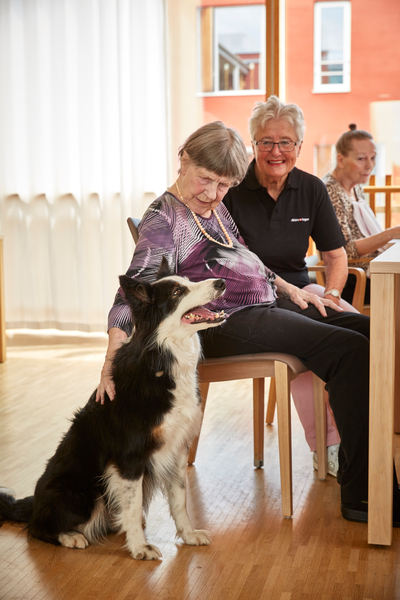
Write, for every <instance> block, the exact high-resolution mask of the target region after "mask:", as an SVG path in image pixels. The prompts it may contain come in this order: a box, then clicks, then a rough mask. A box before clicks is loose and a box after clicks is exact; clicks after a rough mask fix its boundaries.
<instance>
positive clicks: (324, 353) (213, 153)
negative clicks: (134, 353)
mask: <svg viewBox="0 0 400 600" xmlns="http://www.w3.org/2000/svg"><path fill="white" fill-rule="evenodd" d="M179 156H180V171H179V176H178V178H177V180H176V182H175V183H174V184H173V185H172V186H171V187H170V188H169V189H168V190H167V191H166V192H164V194H162V196H160V197H159V198H158V199H157V200H155V201H154V202H153V203H152V204H151V205H150V207H149V208H148V210H147V211H146V213H145V215H144V216H143V219H142V221H141V224H140V228H139V240H138V243H137V245H136V248H135V252H134V255H133V259H132V263H131V265H130V267H129V269H128V274H129V275H130V276H131V277H136V278H139V279H143V280H147V281H154V280H155V277H156V273H157V270H158V267H159V264H160V261H161V257H162V256H165V257H166V259H167V261H168V263H169V266H170V268H171V269H172V271H173V272H175V273H177V274H178V275H181V276H186V277H188V278H189V279H192V280H194V281H201V280H204V279H208V278H209V277H210V276H211V277H217V278H219V277H223V278H224V279H225V282H226V291H225V294H224V295H223V296H221V297H220V298H218V299H216V300H214V301H213V302H211V303H210V304H209V306H210V308H212V309H213V310H216V311H221V310H224V311H225V313H226V314H227V315H228V319H227V321H226V322H225V323H224V325H222V326H221V327H219V328H218V329H214V330H213V335H207V332H203V333H204V335H202V336H201V337H202V344H203V351H204V355H205V356H206V357H221V356H229V355H235V354H245V353H258V352H283V353H288V354H292V355H294V356H297V357H299V358H300V359H301V361H302V362H303V363H304V364H305V365H306V366H307V367H308V368H309V369H311V370H312V371H313V372H315V373H316V374H317V375H318V376H319V377H320V378H321V379H322V380H323V381H325V382H326V387H327V389H328V390H329V393H330V400H331V405H332V409H333V411H334V414H335V419H336V422H337V424H338V428H339V431H340V435H341V439H342V442H341V445H342V447H343V457H344V462H343V465H342V471H341V481H340V484H341V499H342V506H341V512H342V515H343V517H344V518H346V519H350V520H356V521H360V522H365V523H366V522H367V519H368V504H367V503H366V502H367V496H368V396H369V390H368V381H369V376H368V370H369V369H368V357H369V340H368V336H369V319H368V318H367V317H365V316H364V315H360V314H354V313H346V312H343V311H342V310H341V309H340V308H338V307H337V306H336V304H335V303H334V302H332V300H329V299H326V298H320V297H318V296H316V295H315V294H310V293H309V292H307V291H304V290H301V289H299V288H297V287H295V286H294V285H292V284H290V283H288V282H286V281H284V280H283V279H282V278H281V277H279V276H277V275H276V274H275V273H273V272H272V271H271V270H270V269H268V268H267V267H266V266H265V265H264V264H263V263H262V262H261V260H260V259H259V258H258V257H257V256H256V255H255V254H254V253H253V252H251V251H250V250H249V249H248V248H247V247H246V246H245V245H244V244H243V241H242V238H241V237H240V235H239V232H238V229H237V227H236V225H235V223H234V221H233V220H232V217H231V216H230V214H229V212H228V211H227V209H226V208H225V206H224V205H223V203H222V200H223V198H224V196H225V195H226V193H227V191H228V189H229V187H231V186H232V185H236V184H237V183H238V182H239V181H240V180H241V179H242V178H243V177H244V175H245V172H246V168H247V164H248V161H247V155H246V148H245V145H244V143H243V141H242V140H241V138H240V136H239V135H238V134H237V133H236V132H234V131H233V130H231V129H228V128H226V127H225V126H224V125H223V124H222V123H220V122H217V123H210V124H208V125H204V126H203V127H201V128H200V129H198V130H197V131H195V132H194V133H193V134H192V135H191V136H189V138H188V139H187V141H186V142H185V144H184V145H183V147H182V148H181V150H180V153H179ZM277 294H278V295H277ZM132 328H133V324H132V322H131V320H130V311H129V308H128V306H127V305H126V304H125V302H124V298H123V295H122V294H121V291H119V292H118V293H117V296H116V299H115V303H114V306H113V307H112V309H111V311H110V315H109V345H108V349H107V354H106V362H105V365H104V367H103V369H102V375H101V381H100V384H99V387H98V392H97V399H98V400H101V401H103V402H104V400H105V399H110V400H112V399H113V397H114V386H113V381H112V376H111V370H110V364H111V363H112V360H113V356H114V352H115V350H116V349H117V348H118V347H119V346H120V344H122V343H123V342H124V341H125V340H126V339H127V338H128V336H130V335H131V334H132ZM133 335H134V333H133ZM393 493H394V512H393V515H392V516H393V523H394V525H395V526H397V525H400V493H399V490H398V484H397V479H396V476H395V475H394V479H393Z"/></svg>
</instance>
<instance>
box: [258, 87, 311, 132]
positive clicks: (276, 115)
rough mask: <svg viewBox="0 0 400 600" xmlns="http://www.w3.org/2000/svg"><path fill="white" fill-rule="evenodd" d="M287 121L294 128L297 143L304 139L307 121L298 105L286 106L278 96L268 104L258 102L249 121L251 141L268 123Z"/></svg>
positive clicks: (271, 97)
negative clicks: (280, 120)
mask: <svg viewBox="0 0 400 600" xmlns="http://www.w3.org/2000/svg"><path fill="white" fill-rule="evenodd" d="M279 119H285V120H286V121H288V122H289V123H290V124H291V125H292V127H293V128H294V130H295V132H296V135H297V141H298V142H301V141H303V139H304V130H305V121H304V116H303V111H302V110H301V108H299V107H298V106H297V104H285V103H284V102H282V101H281V100H279V98H278V97H277V96H270V97H269V98H268V100H267V101H266V102H257V103H256V105H255V107H254V109H253V112H252V115H251V117H250V120H249V130H250V135H251V139H252V140H254V139H255V136H256V134H257V132H258V131H259V130H260V129H263V128H264V127H265V125H266V124H267V123H268V121H279Z"/></svg>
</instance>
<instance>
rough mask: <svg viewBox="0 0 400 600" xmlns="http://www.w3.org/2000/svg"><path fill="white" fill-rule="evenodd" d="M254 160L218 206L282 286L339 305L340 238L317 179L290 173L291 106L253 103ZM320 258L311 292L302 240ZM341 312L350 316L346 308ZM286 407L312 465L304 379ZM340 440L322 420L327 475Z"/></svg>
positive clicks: (298, 137) (297, 146)
mask: <svg viewBox="0 0 400 600" xmlns="http://www.w3.org/2000/svg"><path fill="white" fill-rule="evenodd" d="M249 129H250V135H251V140H252V147H253V153H254V159H253V161H252V162H251V164H250V166H249V168H248V171H247V174H246V177H245V178H244V180H243V181H242V182H241V183H240V185H238V186H236V187H233V188H231V189H230V190H229V192H228V193H227V195H226V197H225V199H224V204H225V205H226V207H227V208H228V210H229V212H230V213H231V215H232V217H233V219H234V221H235V223H236V225H237V226H238V228H239V231H240V234H241V235H242V236H243V239H244V241H245V243H246V245H247V246H248V248H249V249H250V250H252V252H254V253H255V254H257V255H258V256H259V257H260V258H261V260H262V261H263V263H264V264H265V265H267V266H268V267H269V268H270V269H272V271H274V272H275V273H276V274H277V275H279V276H280V277H282V279H284V280H285V281H288V282H289V283H292V284H293V285H296V286H298V287H299V288H302V289H304V290H307V291H310V292H313V293H315V294H318V295H319V296H322V297H325V298H329V299H330V300H332V301H333V302H335V303H336V304H338V305H339V304H340V297H341V292H342V289H343V286H344V285H345V283H346V279H347V257H346V252H345V250H344V248H343V246H344V238H343V235H342V232H341V230H340V227H339V224H338V221H337V218H336V215H335V212H334V210H333V209H332V204H331V202H330V199H329V196H328V193H327V191H326V188H325V186H324V185H323V184H322V183H321V181H320V179H318V178H317V177H314V176H313V175H309V174H308V173H305V172H304V171H300V170H299V169H297V168H296V166H295V165H296V160H297V157H298V156H299V154H300V152H301V147H302V144H303V138H304V130H305V122H304V117H303V113H302V111H301V109H300V108H299V107H298V106H297V105H296V104H284V103H283V102H281V101H280V100H279V98H277V97H276V96H271V97H270V98H269V99H268V100H267V102H258V103H257V104H256V106H255V108H254V110H253V113H252V116H251V118H250V121H249ZM310 237H311V238H312V239H313V240H314V242H315V244H316V246H317V248H318V250H320V251H321V252H322V256H323V260H324V263H325V267H326V287H325V288H323V287H322V286H319V285H316V284H311V283H310V278H309V275H308V271H307V265H306V261H305V256H306V254H307V250H308V246H309V239H310ZM340 305H341V306H342V307H343V308H344V310H347V311H354V309H353V308H352V307H351V306H350V305H349V304H347V303H343V302H342V303H341V304H340ZM292 394H293V400H294V403H295V406H296V409H297V412H298V414H299V417H300V420H301V422H302V425H303V427H304V432H305V436H306V440H307V442H308V445H309V446H310V449H311V451H313V452H314V456H313V463H314V467H315V468H317V462H316V452H315V450H316V438H315V421H314V407H313V402H312V381H311V375H310V374H309V373H306V374H304V375H302V376H301V377H298V378H297V379H296V380H295V381H293V383H292ZM339 442H340V439H339V435H338V432H337V429H336V427H335V424H334V422H333V420H332V419H331V418H330V414H329V411H328V413H327V446H328V448H327V455H328V472H329V473H330V474H331V475H336V472H337V469H338V452H339Z"/></svg>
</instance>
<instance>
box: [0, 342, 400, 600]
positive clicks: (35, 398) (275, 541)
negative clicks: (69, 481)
mask: <svg viewBox="0 0 400 600" xmlns="http://www.w3.org/2000/svg"><path fill="white" fill-rule="evenodd" d="M105 347H106V339H105V336H98V337H93V336H84V335H82V336H76V335H75V336H74V335H70V336H63V337H61V336H52V337H48V336H45V335H38V334H36V335H32V334H30V335H26V334H21V333H15V332H14V335H12V337H10V336H9V337H8V356H7V362H6V363H4V364H1V365H0V394H1V397H0V485H6V486H9V487H11V488H13V489H14V490H15V491H16V492H17V494H18V496H19V497H21V496H24V495H29V494H31V493H32V491H33V488H34V485H35V482H36V480H37V478H38V477H39V476H40V474H41V473H42V471H43V468H44V466H45V463H46V461H47V459H48V458H49V457H50V456H51V454H52V453H53V452H54V449H55V447H56V445H57V443H58V441H59V439H60V436H61V433H62V432H64V431H65V430H66V429H67V427H68V419H69V417H70V416H71V415H72V413H73V411H74V410H75V409H76V408H78V407H79V406H82V405H83V404H84V403H85V402H86V400H87V398H88V397H89V395H90V393H91V392H92V391H93V389H94V388H95V386H96V384H97V382H98V378H99V372H100V368H101V365H102V361H103V356H104V352H105ZM251 393H252V390H251V382H249V381H242V382H232V383H230V384H226V383H223V384H212V385H211V388H210V396H209V405H208V407H207V411H206V417H205V421H204V426H203V431H202V437H201V439H200V444H199V451H198V457H197V461H196V464H195V466H193V467H190V468H189V469H188V510H189V514H190V515H191V518H192V521H193V524H194V525H195V526H196V527H198V528H206V529H209V530H210V531H211V534H212V537H213V543H212V545H211V546H209V547H200V548H196V547H189V546H185V545H183V544H182V543H181V542H179V541H177V540H175V529H174V524H173V522H172V519H171V517H170V516H169V513H168V509H167V506H166V503H165V501H164V499H163V498H161V497H160V498H157V499H156V501H155V502H154V504H153V505H152V507H151V510H150V514H149V517H148V524H147V528H146V532H147V534H146V535H147V538H148V540H149V541H151V542H153V543H155V544H156V545H157V546H158V547H159V548H160V549H161V551H162V553H163V559H162V561H157V562H137V561H134V560H133V559H132V558H130V557H129V555H128V553H127V551H126V550H125V548H124V539H123V537H122V536H120V535H113V536H110V537H109V538H108V539H107V542H106V543H104V544H103V545H99V546H90V547H89V548H87V549H86V550H69V549H65V548H61V547H54V546H51V545H49V544H45V543H43V542H40V541H37V540H29V541H28V540H27V537H26V534H25V533H24V532H23V531H22V528H21V527H18V526H15V525H14V526H11V525H8V524H7V525H3V527H2V528H1V529H0V599H1V600H16V599H21V600H33V599H35V600H41V599H48V600H64V599H65V600H70V599H74V600H90V599H96V600H101V599H105V600H128V599H129V600H135V599H138V600H152V599H157V600H161V599H163V600H164V599H171V600H172V599H176V600H184V599H191V600H195V599H202V600H203V599H207V600H224V599H226V600H236V599H237V600H243V599H249V600H258V599H265V600H306V599H307V600H309V599H318V600H325V599H327V600H328V599H332V600H333V599H340V600H347V599H349V600H350V599H351V600H393V599H396V598H400V538H399V535H400V532H399V531H398V530H395V531H394V541H393V545H392V546H391V547H371V546H368V544H367V527H366V525H362V524H356V523H349V522H347V521H345V520H344V519H342V517H341V516H340V508H339V507H340V499H339V498H340V494H339V491H340V490H339V486H338V485H337V483H336V480H335V479H333V478H332V477H329V478H328V480H327V481H325V482H320V481H318V479H317V477H316V473H315V471H313V469H312V455H311V453H310V452H309V450H308V447H307V445H306V442H305V440H304V436H303V432H302V429H301V426H300V425H299V422H298V420H297V416H296V415H295V414H294V415H293V467H294V481H293V493H294V515H293V518H292V519H283V518H282V517H281V505H280V488H279V465H278V453H277V434H276V426H272V427H267V428H266V432H265V438H266V439H265V467H264V469H259V470H255V469H254V468H253V466H252V412H251V411H252V400H251Z"/></svg>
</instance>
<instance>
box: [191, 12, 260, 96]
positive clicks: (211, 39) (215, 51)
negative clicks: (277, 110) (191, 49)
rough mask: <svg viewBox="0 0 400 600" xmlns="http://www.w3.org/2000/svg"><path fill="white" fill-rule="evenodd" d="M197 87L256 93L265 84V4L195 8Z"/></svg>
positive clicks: (207, 91) (226, 92)
mask: <svg viewBox="0 0 400 600" xmlns="http://www.w3.org/2000/svg"><path fill="white" fill-rule="evenodd" d="M198 27H199V45H200V48H199V56H200V61H201V66H200V69H199V72H200V82H199V89H200V92H201V93H203V94H218V95H232V94H234V95H238V94H254V93H257V94H259V93H260V91H261V90H263V88H265V83H264V79H265V77H264V74H265V58H264V57H265V5H262V4H259V5H250V6H249V5H246V6H224V7H205V8H199V9H198Z"/></svg>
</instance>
